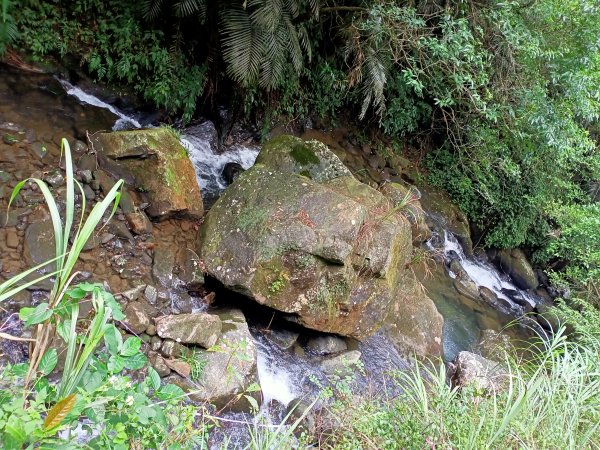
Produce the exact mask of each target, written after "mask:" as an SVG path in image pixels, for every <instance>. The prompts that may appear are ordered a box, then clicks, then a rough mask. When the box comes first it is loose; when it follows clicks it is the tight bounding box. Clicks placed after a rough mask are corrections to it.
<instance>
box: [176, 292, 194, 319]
mask: <svg viewBox="0 0 600 450" xmlns="http://www.w3.org/2000/svg"><path fill="white" fill-rule="evenodd" d="M171 309H172V312H173V313H174V314H189V313H191V312H192V310H193V309H194V302H193V301H192V297H191V296H190V295H189V294H188V293H187V292H186V291H180V290H177V291H172V292H171Z"/></svg>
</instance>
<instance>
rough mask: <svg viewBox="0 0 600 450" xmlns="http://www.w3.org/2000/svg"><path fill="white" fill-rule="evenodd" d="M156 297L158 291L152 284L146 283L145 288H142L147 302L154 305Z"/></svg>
mask: <svg viewBox="0 0 600 450" xmlns="http://www.w3.org/2000/svg"><path fill="white" fill-rule="evenodd" d="M157 297H158V291H157V290H156V288H155V287H154V286H151V285H147V286H146V289H144V298H145V299H146V300H147V301H148V303H150V304H151V305H156V299H157Z"/></svg>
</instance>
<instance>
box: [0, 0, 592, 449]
mask: <svg viewBox="0 0 600 450" xmlns="http://www.w3.org/2000/svg"><path fill="white" fill-rule="evenodd" d="M21 3H22V4H19V7H17V6H16V5H15V4H11V2H9V1H8V0H2V2H1V3H0V55H1V54H4V53H5V52H6V51H7V49H9V48H15V49H18V50H21V51H22V52H23V53H25V54H27V55H30V56H31V57H32V58H33V59H34V60H36V61H46V62H47V61H49V60H51V58H57V59H60V60H61V61H68V62H70V64H73V65H75V66H81V68H82V69H83V70H84V71H86V72H87V73H89V74H90V75H92V76H93V77H95V78H97V79H99V80H102V81H105V82H108V83H109V84H112V85H113V86H125V87H128V88H130V89H132V90H133V91H135V92H136V93H138V94H139V95H140V96H141V97H143V98H144V99H146V100H148V101H150V102H152V103H153V104H155V105H156V106H157V107H159V108H162V109H163V110H164V111H165V113H166V114H168V115H171V116H172V117H176V116H178V115H182V116H183V118H184V120H189V119H191V118H192V117H193V116H194V114H199V113H207V112H211V111H212V112H213V113H214V110H215V109H216V108H215V105H217V104H219V103H228V104H230V105H233V108H232V109H233V110H234V111H235V112H236V114H238V116H241V115H242V114H244V115H245V117H246V118H247V119H248V120H251V121H255V122H257V123H261V124H262V125H263V129H265V130H267V129H269V128H270V127H271V125H273V124H274V123H276V122H278V121H293V120H295V121H298V122H299V123H301V122H303V121H304V120H305V119H307V118H309V117H310V118H316V119H318V120H319V121H320V123H336V121H337V120H341V119H342V118H343V119H344V120H347V118H348V116H350V117H352V120H356V121H357V123H359V124H360V126H361V127H364V126H365V125H366V126H367V127H368V129H369V130H379V131H380V132H381V134H382V135H385V138H384V142H387V143H390V142H391V144H392V145H390V146H391V147H392V148H400V146H398V145H395V144H397V143H398V141H404V142H407V143H409V144H411V145H412V146H413V147H416V148H418V149H419V150H421V151H422V152H423V153H424V154H425V158H424V160H423V167H421V169H423V172H424V173H425V174H426V175H427V177H428V181H429V182H430V183H432V184H435V185H437V186H441V187H443V188H444V189H446V190H447V191H448V192H449V193H450V195H451V196H452V197H453V199H454V200H455V201H456V202H457V203H458V204H459V205H460V207H461V208H462V209H463V210H464V211H465V212H466V213H467V214H468V216H469V219H470V221H471V226H472V229H473V232H474V235H475V237H476V238H478V241H479V243H480V244H481V245H483V246H487V247H503V248H510V247H517V246H521V247H525V248H526V249H527V250H528V251H529V253H530V254H531V255H532V256H533V258H534V260H535V262H536V263H538V264H540V265H542V266H543V267H545V268H546V269H547V271H548V272H549V273H550V275H551V279H552V280H553V282H554V283H555V285H557V286H559V287H560V288H561V289H564V291H565V292H567V291H568V290H570V293H571V295H570V297H571V298H570V300H569V301H568V302H566V303H563V304H562V305H561V306H560V308H561V310H562V312H563V313H564V318H565V319H566V320H568V321H569V322H570V323H571V324H572V325H573V327H574V330H575V331H576V332H578V334H579V336H580V338H581V344H574V343H571V342H566V341H565V340H564V339H563V337H562V336H561V335H560V334H559V335H558V336H556V337H555V338H554V340H552V341H551V342H550V344H548V345H547V346H546V347H544V348H543V349H542V350H541V352H540V353H539V354H538V355H537V356H536V358H533V360H532V361H530V363H528V364H524V365H521V366H518V367H517V366H515V369H514V370H515V373H514V375H515V376H514V377H513V378H512V379H511V380H512V381H513V384H512V385H511V389H508V390H505V391H502V392H499V393H495V394H494V395H492V396H489V397H487V396H481V395H479V393H473V394H472V395H471V394H470V393H469V395H462V396H459V395H458V394H457V392H456V391H452V390H451V389H450V388H448V387H447V386H446V385H445V384H444V383H442V382H439V383H437V384H436V383H433V384H431V385H428V389H429V390H428V391H427V393H425V391H426V389H425V387H424V386H425V385H424V384H423V383H424V378H422V377H420V376H418V375H415V376H414V377H413V378H412V379H409V380H408V382H409V383H412V387H413V388H414V389H413V391H409V392H408V394H407V396H406V398H403V399H400V400H397V401H395V402H394V403H391V404H376V403H369V402H366V403H364V404H361V405H360V408H356V409H353V408H348V405H345V406H343V408H346V409H347V410H348V411H349V413H356V414H355V416H353V417H349V418H348V424H350V427H349V429H348V430H347V433H343V432H342V433H341V435H336V436H335V439H336V445H335V446H334V447H336V446H337V447H341V448H357V447H360V446H361V445H362V446H365V447H369V446H370V445H371V446H372V445H374V446H375V447H377V448H379V447H381V448H414V447H426V446H427V447H433V446H440V447H444V448H445V447H452V448H464V447H469V448H482V447H486V446H489V447H497V448H506V447H528V448H583V447H585V446H586V445H587V446H591V447H594V446H596V447H597V446H598V445H600V443H599V441H598V430H597V424H598V423H599V420H600V418H599V417H598V411H599V409H598V401H599V400H598V389H597V385H598V369H599V368H598V354H599V347H598V340H597V339H598V338H597V332H598V330H599V329H600V313H599V312H598V308H600V287H599V286H600V207H599V203H598V201H599V200H600V195H599V192H598V191H599V187H598V186H599V183H600V152H599V150H598V139H599V137H598V136H599V134H600V126H599V125H598V119H599V118H600V41H599V40H598V36H600V4H598V2H597V1H596V0H532V1H529V0H522V1H518V0H508V1H499V0H492V1H489V2H474V1H458V0H448V1H447V2H436V1H431V0H419V1H416V2H407V3H400V2H394V1H392V0H347V1H343V2H332V1H328V0H321V1H319V0H248V1H242V0H228V1H217V0H182V1H177V2H176V1H162V0H146V1H144V2H142V3H140V4H136V3H135V2H125V1H122V0H109V1H100V0H71V1H69V2H58V1H52V0H46V1H43V0H28V1H24V2H21ZM366 134H369V133H368V132H367V133H366ZM373 134H375V133H373ZM108 203H110V200H109V201H108ZM69 226H70V225H69ZM91 228H93V226H92V227H91ZM61 234H64V233H63V232H62V231H61V230H59V231H58V233H57V236H58V235H61ZM65 236H66V235H65ZM58 244H59V243H58V242H57V247H58V248H60V246H58ZM63 244H65V243H64V242H63ZM65 245H66V244H65ZM64 252H66V247H65V248H63V253H62V254H61V253H60V252H59V253H58V254H57V260H59V261H62V260H63V257H64V256H61V255H64ZM75 259H76V257H75ZM59 270H62V268H59ZM67 278H68V274H65V275H64V276H63V281H64V280H66V279H67ZM63 287H64V286H63ZM84 288H86V289H89V291H85V289H84V294H85V295H89V296H92V295H94V294H93V293H92V291H93V290H94V289H95V287H94V286H84ZM80 289H83V288H81V287H80ZM70 292H71V294H72V293H73V292H76V293H75V295H80V294H82V292H79V291H70ZM94 292H95V291H94ZM58 293H61V294H64V289H62V287H60V288H58V287H57V288H56V292H54V295H55V298H54V299H53V300H52V301H56V302H58V303H60V302H62V297H61V298H60V299H58V298H57V297H56V295H57V294H58ZM71 294H70V295H71ZM95 295H99V296H100V295H101V294H98V293H96V294H95ZM67 297H68V296H67ZM565 297H566V296H565ZM71 298H72V297H71ZM98 298H100V297H98ZM69 305H71V306H70V307H71V308H72V309H69V310H68V311H69V313H71V314H72V313H73V306H72V304H71V303H69ZM47 306H48V305H47ZM50 306H52V305H50ZM54 306H56V305H54ZM51 309H52V308H50V307H48V310H49V311H50V310H51ZM115 312H117V314H118V311H117V309H116V308H115V309H114V311H113V312H112V314H113V315H114V313H115ZM26 313H27V314H29V315H27V314H25V315H24V318H25V319H27V318H30V319H31V318H32V317H33V319H31V320H34V321H33V322H31V323H36V324H37V323H48V319H49V317H50V316H49V315H48V311H46V310H44V311H42V310H39V311H26ZM62 313H64V311H63V312H62ZM32 314H38V316H35V315H33V316H32ZM52 314H53V312H52V311H50V315H52ZM75 314H76V313H75ZM107 314H108V316H110V314H109V313H107ZM52 317H54V316H52ZM74 317H75V319H76V315H75V316H74ZM36 320H39V322H36ZM56 320H58V321H59V322H60V321H63V323H66V321H67V320H70V319H69V318H67V317H66V316H65V317H58V316H57V317H56ZM102 320H104V319H102ZM107 320H108V319H107ZM75 322H76V320H71V321H70V322H69V323H70V324H74V323H75ZM104 325H106V323H105V322H104ZM108 329H109V328H106V329H104V328H103V333H105V332H106V330H108ZM66 331H68V330H66ZM66 331H65V336H64V340H65V342H66V343H67V344H68V343H69V341H68V339H69V335H68V333H66ZM42 336H43V334H42ZM61 337H62V335H61ZM96 338H97V339H96ZM99 339H105V340H106V337H105V334H102V335H101V336H100V337H99V338H98V335H96V337H95V338H94V339H92V340H91V341H90V342H92V343H93V344H94V345H93V346H92V347H90V348H91V350H90V352H89V354H88V357H89V358H90V360H91V359H94V361H99V364H100V365H102V364H104V365H105V366H106V370H105V371H104V372H102V374H100V375H99V377H100V378H101V382H100V384H98V386H95V387H94V390H93V392H95V393H98V394H97V395H98V396H100V395H103V396H104V397H101V398H100V397H94V396H93V395H92V394H89V396H88V397H87V398H86V401H88V402H90V403H94V402H104V403H107V402H114V403H107V404H110V405H111V407H112V406H114V407H115V411H116V410H119V409H125V408H126V407H127V406H129V404H128V402H129V400H128V398H120V397H118V396H116V394H115V395H113V394H114V393H113V392H112V391H108V390H105V391H102V389H104V388H106V386H105V385H104V384H102V383H103V382H105V381H106V380H105V379H106V378H107V377H108V376H113V375H114V376H119V377H120V378H119V379H120V380H121V381H122V382H123V383H128V382H130V380H129V379H126V378H125V377H123V376H121V370H120V369H122V368H123V367H121V368H120V369H119V367H112V368H109V363H108V362H107V361H108V360H109V359H110V358H113V360H117V359H118V358H119V357H122V356H123V354H122V352H123V346H124V345H125V343H117V344H114V343H113V344H111V343H110V342H107V352H108V353H102V352H97V351H96V346H97V344H98V342H99ZM109 340H110V338H109ZM72 342H74V341H72ZM126 342H127V341H126ZM44 345H45V344H44ZM44 345H43V346H41V347H40V350H39V351H38V353H36V354H34V357H33V358H32V361H33V363H32V365H31V366H30V367H29V374H26V373H25V372H24V370H25V369H24V368H23V367H9V368H7V369H6V371H5V375H4V376H5V378H6V377H8V378H6V379H11V380H12V379H15V380H16V379H19V380H20V379H21V378H25V380H26V381H25V383H27V384H32V383H33V384H32V386H33V389H35V390H36V392H37V394H38V395H39V396H40V397H39V398H40V401H39V403H36V402H33V403H31V405H33V409H29V410H28V411H25V410H24V409H23V408H22V407H21V409H19V405H17V406H16V407H13V406H10V407H9V406H6V405H7V404H9V403H10V402H6V401H5V400H6V399H12V398H13V397H15V396H16V393H15V392H9V391H7V393H6V394H5V395H4V396H3V397H2V399H0V400H1V401H2V403H0V406H1V407H2V408H3V411H4V412H1V414H3V415H0V433H5V435H6V436H8V438H5V439H14V440H15V442H16V444H15V446H18V445H21V444H23V443H24V442H31V440H30V441H27V439H26V437H27V436H28V435H27V433H28V429H25V428H23V427H24V426H25V425H27V426H30V425H31V427H34V428H36V429H45V428H47V427H45V426H42V425H40V424H42V420H41V417H42V413H43V412H45V411H46V410H47V406H48V405H54V404H56V402H57V401H58V400H61V399H62V398H63V397H65V395H70V393H71V392H72V391H73V389H72V388H68V389H67V388H65V389H67V390H66V391H61V393H60V395H59V394H58V393H57V392H55V391H52V390H51V389H50V388H49V387H48V386H47V382H44V381H41V382H40V381H35V380H41V379H44V377H45V375H46V372H47V371H48V368H49V367H50V366H52V364H50V363H49V359H50V360H51V359H52V355H51V354H49V353H47V352H46V350H47V349H46V347H45V346H44ZM136 345H137V343H135V342H132V343H130V344H128V346H129V347H132V348H133V347H135V346H136ZM111 347H112V350H111ZM127 352H129V350H127ZM136 354H138V352H137V350H136V351H134V350H131V355H128V356H127V357H129V356H134V355H136ZM48 355H50V356H48ZM50 362H52V361H50ZM513 362H514V361H512V360H511V361H509V363H508V364H509V365H510V364H512V363H513ZM84 363H85V362H84ZM84 363H82V364H84ZM73 364H74V365H75V366H76V365H77V364H76V363H75V362H74V361H73ZM200 366H201V362H198V367H200ZM136 367H137V366H136ZM53 368H54V367H52V369H53ZM52 369H50V371H51V370H52ZM117 369H119V370H117ZM198 370H200V368H199V369H198ZM70 373H71V375H72V376H74V377H77V376H79V375H78V374H77V372H76V371H75V372H73V371H71V372H70ZM40 374H41V375H40ZM432 375H433V377H432V378H433V379H434V380H437V379H438V378H439V380H441V379H442V376H441V375H440V374H438V375H439V377H436V376H435V375H436V374H432ZM405 381H407V380H405ZM65 383H67V382H66V381H65ZM68 384H69V383H67V385H68ZM70 385H73V382H70ZM432 386H433V387H432ZM588 386H591V387H593V388H594V389H595V391H594V392H591V391H589V390H588ZM135 390H136V393H137V394H136V397H135V399H134V400H135V401H136V402H139V405H138V403H136V405H138V406H140V409H141V410H144V411H146V412H147V413H148V414H155V413H151V412H150V410H149V409H144V408H146V407H148V408H150V407H151V405H152V403H151V402H152V401H156V398H155V397H157V398H158V399H161V396H160V390H159V389H158V386H155V384H154V382H153V377H152V374H150V375H149V378H148V379H147V380H146V381H141V382H140V383H137V384H135ZM94 395H96V394H94ZM83 397H84V393H82V398H83ZM108 397H110V400H107V398H108ZM171 399H172V398H171V397H169V396H167V397H166V398H165V400H164V401H167V404H168V407H169V408H170V409H167V413H166V417H167V418H169V417H170V416H169V414H170V413H173V415H175V414H176V413H177V414H179V412H181V411H183V413H182V414H183V416H182V417H183V419H182V422H181V423H178V424H175V425H169V426H167V418H161V420H162V422H161V423H164V424H165V425H164V426H163V427H162V428H160V427H159V428H157V429H154V428H150V429H146V428H145V426H146V424H147V423H148V421H149V420H150V419H153V418H154V416H148V417H145V418H141V419H140V417H139V416H136V415H134V416H131V417H129V416H127V417H125V418H124V417H123V416H121V415H118V414H117V415H116V416H117V418H116V419H114V421H113V422H111V424H113V425H114V427H115V428H114V430H111V433H112V432H113V431H114V434H116V435H117V436H118V433H119V432H123V433H125V431H124V429H122V428H119V427H125V425H123V423H124V422H127V423H129V426H135V427H138V428H136V429H135V430H134V429H130V430H127V432H126V433H127V435H129V436H138V435H139V436H140V439H145V440H146V439H148V440H149V439H156V441H157V442H165V440H168V439H174V440H177V439H178V437H177V436H175V437H173V433H175V434H177V433H178V432H179V431H180V429H183V428H185V427H188V426H190V424H191V423H192V422H193V417H191V416H190V414H191V413H190V412H189V411H187V412H186V411H185V410H183V409H182V410H181V411H180V410H178V409H177V408H180V407H181V408H183V407H182V406H181V405H180V404H179V403H178V402H176V401H173V402H171V403H168V401H170V400H171ZM74 405H75V403H74V404H73V405H72V406H71V408H73V407H74ZM10 408H13V409H10ZM15 408H16V409H15ZM35 408H38V409H35ZM415 410H416V411H418V414H414V411H415ZM173 411H176V412H173ZM8 414H12V415H13V416H14V417H18V418H20V421H19V424H17V423H12V422H9V421H8V420H4V419H3V418H4V417H5V416H8ZM85 414H88V417H89V418H90V419H92V421H93V420H100V419H99V418H98V416H94V414H97V412H96V411H93V410H89V411H88V412H86V413H85ZM73 417H75V416H73ZM73 417H71V419H72V420H75V419H74V418H73ZM77 417H78V416H77ZM94 417H95V418H94ZM407 417H409V418H410V420H406V418H407ZM465 418H468V419H472V420H465ZM125 419H126V420H125ZM163 419H164V420H163ZM144 420H146V422H144ZM169 420H171V419H170V418H169ZM65 423H66V422H65ZM21 425H22V427H21ZM63 425H64V423H63ZM19 427H21V428H19ZM179 427H181V428H179ZM565 427H567V428H565ZM398 430H401V433H398ZM565 430H566V431H565ZM46 431H48V430H46ZM52 431H53V434H52V436H53V435H54V433H55V431H56V429H54V428H52ZM136 433H137V434H136ZM140 433H151V434H152V433H154V436H153V437H148V436H149V435H143V436H142V435H141V434H140ZM114 434H113V435H114ZM390 435H394V436H399V435H400V436H401V437H402V439H405V440H404V441H400V440H395V438H392V439H390V438H389V436H390ZM3 436H4V435H3ZM111 436H112V435H111ZM424 436H425V437H426V438H427V439H426V440H425V441H423V437H424ZM27 438H28V437H27ZM38 438H39V439H40V440H43V439H46V438H49V436H47V435H42V436H37V437H36V439H38ZM287 438H290V436H289V435H286V439H287ZM28 439H29V438H28ZM398 439H399V438H398ZM373 443H375V444H373ZM158 445H160V444H157V446H158ZM15 448H16V447H15Z"/></svg>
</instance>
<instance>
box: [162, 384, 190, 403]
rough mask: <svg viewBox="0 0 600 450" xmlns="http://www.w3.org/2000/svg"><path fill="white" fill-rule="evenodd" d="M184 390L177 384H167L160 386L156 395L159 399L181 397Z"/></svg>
mask: <svg viewBox="0 0 600 450" xmlns="http://www.w3.org/2000/svg"><path fill="white" fill-rule="evenodd" d="M183 395H185V392H184V391H183V389H181V388H180V387H179V386H175V385H174V384H167V385H165V386H162V387H161V388H160V389H159V390H158V391H157V392H156V396H157V397H158V398H160V399H161V400H170V399H173V398H178V397H183Z"/></svg>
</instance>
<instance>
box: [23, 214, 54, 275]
mask: <svg viewBox="0 0 600 450" xmlns="http://www.w3.org/2000/svg"><path fill="white" fill-rule="evenodd" d="M54 245H55V244H54V229H53V228H52V221H50V220H44V221H40V222H33V223H31V224H30V225H29V226H28V227H27V231H25V245H24V249H23V254H24V255H25V260H26V261H27V264H28V265H29V266H37V265H38V264H41V263H43V262H45V261H49V260H50V259H52V258H54V257H55V249H54ZM44 270H50V265H48V266H46V268H45V269H44Z"/></svg>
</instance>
